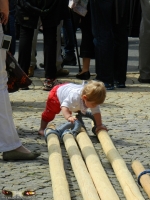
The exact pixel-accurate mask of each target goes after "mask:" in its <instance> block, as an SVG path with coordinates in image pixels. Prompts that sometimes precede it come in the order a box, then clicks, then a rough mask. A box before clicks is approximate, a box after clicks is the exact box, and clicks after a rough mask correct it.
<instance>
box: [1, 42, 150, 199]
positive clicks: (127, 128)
mask: <svg viewBox="0 0 150 200" xmlns="http://www.w3.org/2000/svg"><path fill="white" fill-rule="evenodd" d="M137 46H138V40H135V39H133V40H130V48H129V65H128V74H127V84H126V85H127V88H126V89H115V90H114V91H108V92H107V98H106V101H105V103H104V104H103V105H102V106H101V113H102V118H103V123H104V124H105V125H106V126H107V127H108V129H109V131H108V134H109V135H110V137H111V139H112V141H113V143H114V145H115V147H116V149H117V150H118V152H119V154H120V155H121V156H122V158H123V159H124V161H125V163H126V164H127V167H128V169H129V171H130V172H131V174H132V176H133V177H134V179H135V182H136V183H137V178H136V176H135V174H134V172H133V170H132V168H131V162H132V160H134V159H139V160H140V161H141V163H142V164H143V165H144V167H145V168H146V169H148V168H150V166H149V152H150V142H149V139H148V137H149V136H150V123H149V121H150V102H149V99H150V84H139V82H138V81H137V78H138V76H139V74H138V70H137V61H138V55H137ZM39 52H40V51H38V64H39V63H40V62H42V59H43V58H42V51H41V53H39ZM68 68H69V70H70V75H69V76H68V77H67V78H61V79H60V80H62V81H64V82H65V81H69V82H77V83H80V82H81V81H78V80H76V79H75V76H74V75H75V73H77V69H76V68H74V70H75V71H73V68H72V67H68ZM92 70H93V73H92V77H91V79H93V78H94V69H93V68H92ZM43 77H44V71H43V69H37V70H36V71H35V77H33V78H32V80H33V84H34V85H31V86H30V90H29V91H19V92H16V93H12V94H10V100H11V105H12V110H13V118H14V122H15V125H16V128H17V131H18V134H19V137H20V138H21V141H22V142H23V144H24V145H25V146H26V147H27V148H29V149H30V150H39V151H41V156H40V157H39V158H37V159H36V160H34V161H18V162H6V161H2V157H1V154H0V188H3V187H4V188H5V189H8V190H15V191H17V190H19V191H23V190H25V189H27V188H31V189H34V190H36V196H35V197H34V198H28V199H38V200H51V199H53V191H52V183H51V177H50V174H49V163H48V150H47V144H46V142H45V140H44V138H43V137H40V136H39V135H38V134H37V131H38V129H39V124H40V116H41V113H42V111H43V109H44V107H45V101H46V99H47V95H48V92H45V91H43V90H42V84H43V80H44V78H43ZM63 122H65V120H64V119H63V117H62V115H61V113H60V114H59V115H57V117H56V118H55V120H54V124H56V125H59V124H60V123H63ZM85 125H86V127H87V130H88V135H89V137H90V139H91V141H92V143H93V145H94V147H95V150H96V152H97V154H98V156H99V159H100V160H101V163H102V165H103V167H104V169H105V171H106V173H107V175H108V177H109V179H110V181H111V183H112V185H113V187H114V189H115V190H116V192H117V194H118V196H119V198H120V199H121V200H125V196H124V194H123V191H122V189H121V186H120V184H119V182H118V180H117V178H116V175H115V173H114V171H113V169H112V167H111V165H110V163H109V161H108V160H107V158H106V156H105V154H104V152H103V150H102V148H101V144H100V142H99V141H98V139H97V137H96V136H95V135H93V133H92V132H91V122H90V120H89V119H86V120H85ZM4 134H5V133H4ZM61 149H62V156H63V160H64V168H65V172H66V176H67V180H68V183H69V189H70V194H71V199H72V200H82V199H83V198H82V195H81V192H80V189H79V186H78V183H77V180H76V178H75V176H74V172H73V170H72V167H71V164H70V160H69V157H68V155H67V152H66V149H65V147H64V145H63V144H61ZM139 188H140V191H141V193H142V195H143V197H144V199H145V200H148V196H147V195H146V193H145V192H144V191H143V189H142V188H141V187H139ZM2 199H6V198H4V197H3V196H2V195H1V194H0V200H2ZM24 199H25V198H24Z"/></svg>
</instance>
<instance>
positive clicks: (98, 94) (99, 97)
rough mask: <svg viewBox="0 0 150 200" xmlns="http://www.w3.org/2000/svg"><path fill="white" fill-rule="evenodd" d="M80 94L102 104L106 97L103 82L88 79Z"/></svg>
mask: <svg viewBox="0 0 150 200" xmlns="http://www.w3.org/2000/svg"><path fill="white" fill-rule="evenodd" d="M82 95H86V97H87V100H88V101H91V102H95V103H96V104H102V103H103V102H104V100H105V98H106V89H105V86H104V84H103V82H100V81H89V82H88V83H87V84H86V85H85V86H84V88H83V91H82Z"/></svg>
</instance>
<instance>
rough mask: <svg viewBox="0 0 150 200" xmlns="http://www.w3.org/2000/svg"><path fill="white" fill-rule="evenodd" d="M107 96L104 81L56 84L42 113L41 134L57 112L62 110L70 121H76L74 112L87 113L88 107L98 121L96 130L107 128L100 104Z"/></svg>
mask: <svg viewBox="0 0 150 200" xmlns="http://www.w3.org/2000/svg"><path fill="white" fill-rule="evenodd" d="M105 97H106V89H105V86H104V84H103V83H102V82H97V81H90V82H88V83H87V84H82V85H78V84H74V83H65V84H60V85H57V86H55V87H54V88H53V89H52V90H51V91H50V93H49V96H48V99H47V103H46V108H45V110H44V112H43V113H42V119H41V126H40V129H39V134H40V135H44V129H45V128H46V127H47V124H48V123H49V122H50V121H52V120H53V119H54V117H55V115H56V114H58V113H60V111H62V114H63V116H64V118H65V119H66V120H68V121H69V122H72V123H73V122H74V121H75V120H76V117H75V116H73V115H72V113H73V112H74V113H75V112H78V111H81V112H82V113H83V114H85V113H86V110H87V109H88V108H90V109H91V112H92V114H93V116H94V119H95V122H96V132H98V131H99V130H100V129H106V127H104V126H103V125H102V119H101V113H100V106H99V105H100V104H102V103H103V102H104V100H105Z"/></svg>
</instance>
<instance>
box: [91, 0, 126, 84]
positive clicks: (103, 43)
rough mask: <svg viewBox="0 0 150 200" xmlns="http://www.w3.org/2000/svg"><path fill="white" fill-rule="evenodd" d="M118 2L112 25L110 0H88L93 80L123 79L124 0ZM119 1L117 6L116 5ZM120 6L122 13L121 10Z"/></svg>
mask: <svg viewBox="0 0 150 200" xmlns="http://www.w3.org/2000/svg"><path fill="white" fill-rule="evenodd" d="M118 2H119V8H120V9H119V10H118V14H119V24H116V20H117V19H116V17H115V16H116V13H115V8H114V3H115V1H114V0H107V1H104V0H95V1H93V0H90V6H91V18H92V31H93V35H94V45H95V62H96V74H97V77H96V78H97V79H98V80H101V81H103V82H105V83H113V82H114V80H116V81H119V82H123V83H124V82H125V81H126V71H127V59H128V31H127V22H128V21H127V16H128V15H127V2H126V0H120V1H118ZM120 4H121V5H120ZM122 5H124V7H123V12H122Z"/></svg>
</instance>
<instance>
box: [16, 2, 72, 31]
mask: <svg viewBox="0 0 150 200" xmlns="http://www.w3.org/2000/svg"><path fill="white" fill-rule="evenodd" d="M39 17H40V18H41V20H42V24H43V26H45V27H48V28H49V27H52V26H56V25H58V24H59V23H60V20H63V19H65V18H67V17H69V13H68V0H18V1H17V6H16V20H17V22H18V23H19V24H20V25H22V26H26V27H29V28H34V29H36V28H37V23H38V19H39Z"/></svg>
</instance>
